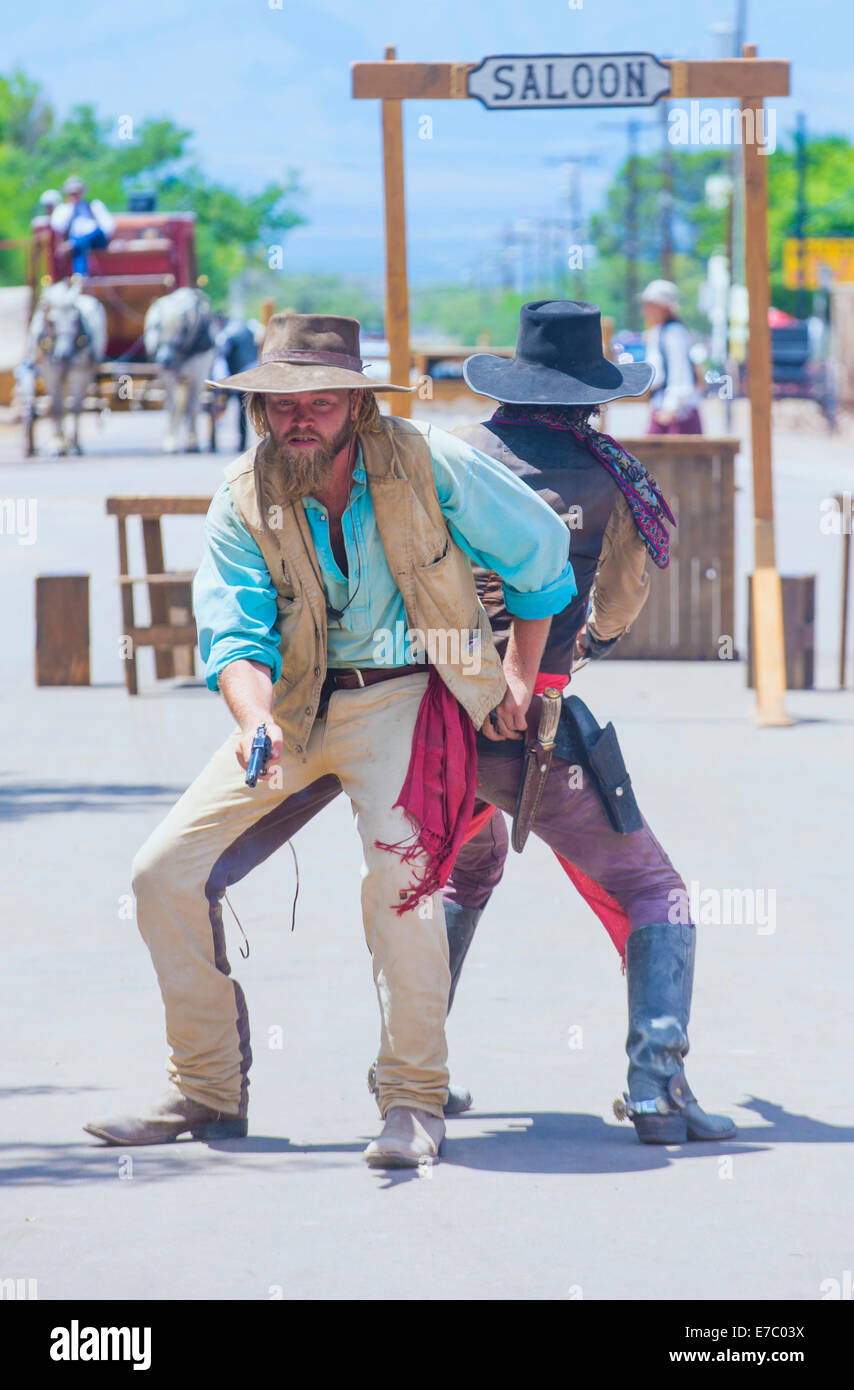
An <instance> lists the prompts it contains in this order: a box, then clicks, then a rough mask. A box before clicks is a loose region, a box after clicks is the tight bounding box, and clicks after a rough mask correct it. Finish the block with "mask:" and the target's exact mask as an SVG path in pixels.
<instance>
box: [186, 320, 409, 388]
mask: <svg viewBox="0 0 854 1390" xmlns="http://www.w3.org/2000/svg"><path fill="white" fill-rule="evenodd" d="M359 328H360V324H359V320H358V319H348V318H340V317H339V316H337V315H335V314H273V317H272V318H271V319H270V322H269V323H268V324H267V332H266V333H265V335H264V341H263V343H262V344H261V352H260V354H259V358H258V366H257V367H249V368H247V370H246V371H245V372H238V373H237V374H236V375H235V376H227V377H225V378H224V380H223V381H208V382H206V383H205V384H206V385H207V386H215V387H218V388H219V389H220V390H224V391H266V392H268V393H269V394H271V395H288V394H289V393H293V392H296V391H342V390H344V391H352V390H354V389H356V390H358V388H359V387H361V388H363V389H364V390H368V391H414V390H415V387H414V386H396V385H394V383H393V382H390V381H375V380H374V379H373V378H372V377H369V376H366V375H365V373H364V372H363V370H362V368H363V367H364V365H365V364H364V362H363V361H362V357H361V353H360V350H359Z"/></svg>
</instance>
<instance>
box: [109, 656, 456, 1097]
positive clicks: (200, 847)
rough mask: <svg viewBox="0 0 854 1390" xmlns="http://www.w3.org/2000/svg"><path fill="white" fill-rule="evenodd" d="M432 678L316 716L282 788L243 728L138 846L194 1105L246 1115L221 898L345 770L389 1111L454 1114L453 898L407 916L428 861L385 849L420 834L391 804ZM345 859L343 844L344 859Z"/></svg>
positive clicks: (162, 980) (236, 993)
mask: <svg viewBox="0 0 854 1390" xmlns="http://www.w3.org/2000/svg"><path fill="white" fill-rule="evenodd" d="M427 679H428V678H427V675H426V673H421V672H420V673H418V674H415V675H406V676H401V677H399V678H397V679H391V680H387V681H381V682H378V683H377V684H375V685H371V686H367V687H365V688H364V689H358V690H339V691H336V692H335V693H334V694H333V695H332V697H331V699H330V701H329V705H328V707H327V711H326V716H325V718H323V719H318V720H317V721H316V722H315V725H314V728H313V730H312V733H311V737H310V740H309V744H308V747H307V749H306V758H305V761H304V762H302V761H300V760H299V759H297V758H296V757H294V756H293V755H291V754H289V753H287V752H285V753H283V756H282V761H281V776H280V778H277V782H276V785H271V784H270V783H269V782H261V781H259V782H258V784H257V786H256V787H254V788H252V787H247V786H246V784H245V780H244V779H245V773H244V772H243V770H242V769H241V767H240V766H239V764H238V762H237V758H236V756H235V749H236V746H237V743H238V740H239V737H240V735H239V732H238V731H237V730H235V732H234V733H233V734H231V735H230V736H229V737H228V738H227V739H226V741H225V743H224V744H223V745H222V747H221V748H220V749H219V750H218V751H217V752H216V753H215V754H214V756H213V758H212V759H211V761H210V762H209V763H208V765H207V767H206V768H205V769H204V771H203V772H202V773H201V774H200V775H199V776H198V777H197V778H196V780H195V782H193V784H192V786H190V787H189V788H188V790H187V791H186V792H185V793H184V795H183V796H182V797H181V799H180V801H178V802H177V804H176V805H175V806H174V807H173V808H172V810H171V811H170V812H169V814H168V816H167V817H166V819H165V820H164V821H163V822H162V823H161V824H160V825H159V826H158V827H157V829H156V830H155V831H154V833H153V835H151V837H150V838H149V839H148V840H147V842H146V843H145V845H144V846H143V847H142V849H141V850H140V851H139V853H138V854H137V856H136V858H135V860H134V866H133V886H134V892H135V893H136V897H137V921H138V923H139V929H140V932H141V934H142V937H143V939H144V940H145V942H146V945H147V946H148V949H149V951H150V952H151V957H152V960H153V962H154V968H155V970H156V972H157V978H158V982H159V984H160V991H161V994H162V996H163V1002H164V1005H165V1008H166V1034H167V1039H168V1043H169V1047H170V1049H171V1056H170V1063H169V1074H170V1078H171V1080H172V1081H173V1082H174V1084H175V1085H176V1086H177V1087H178V1089H179V1090H180V1091H181V1092H182V1093H183V1094H184V1095H185V1096H187V1097H189V1098H190V1099H191V1100H197V1101H201V1102H202V1103H203V1104H205V1105H209V1106H212V1107H213V1108H215V1109H217V1110H221V1111H224V1112H226V1113H228V1114H237V1115H245V1114H246V1113H247V1090H248V1072H249V1067H250V1064H251V1061H252V1053H251V1049H250V1045H249V1022H248V1016H247V1010H246V1001H245V998H244V995H243V991H242V989H241V988H240V985H239V984H238V982H237V981H236V980H234V979H233V978H232V977H231V973H230V967H229V963H228V960H227V958H226V953H225V938H224V932H223V925H222V911H221V898H222V895H223V893H224V892H225V890H226V888H227V887H228V886H229V884H230V883H234V882H236V881H237V880H238V879H240V878H243V877H244V876H245V874H246V873H247V872H248V871H249V870H250V869H251V868H252V867H254V865H255V864H257V863H260V862H261V860H262V859H264V858H266V857H267V855H268V854H269V853H270V846H271V844H275V843H281V835H280V833H279V834H277V820H278V821H281V819H282V815H283V813H284V811H285V810H287V813H288V814H292V813H293V807H294V804H295V803H294V799H293V798H294V797H295V794H296V795H297V796H298V794H299V793H300V792H301V791H302V789H303V788H306V787H308V786H309V784H311V783H316V782H317V781H318V779H323V778H325V779H327V782H326V783H325V784H324V785H327V786H328V788H329V799H330V800H331V799H332V796H333V795H334V794H335V793H336V792H337V790H338V783H337V781H336V780H335V779H336V778H337V779H339V780H340V783H341V785H342V786H343V788H344V791H345V792H346V793H347V795H348V796H349V797H350V801H351V803H352V806H353V814H354V818H355V822H356V829H357V830H358V832H359V835H360V837H361V840H362V850H363V864H362V919H363V923H364V929H365V938H366V941H367V944H368V949H369V951H370V953H371V957H372V961H373V973H374V982H375V984H376V989H377V996H378V998H379V1005H380V1015H381V1043H380V1051H379V1056H378V1066H377V1082H378V1085H379V1104H380V1110H381V1111H382V1113H383V1115H385V1114H386V1112H387V1111H388V1109H389V1108H390V1107H391V1106H393V1105H408V1106H415V1107H419V1108H420V1109H422V1110H427V1111H429V1113H430V1114H432V1115H436V1116H441V1115H442V1106H443V1105H444V1102H445V1100H446V1099H447V1085H448V1070H447V1065H446V1063H447V1048H446V1045H445V1031H444V1030H445V1016H446V1013H447V1005H448V989H449V986H450V974H449V971H448V942H447V936H446V932H445V917H444V912H443V910H442V897H441V894H439V893H437V894H436V895H435V896H434V897H433V898H432V900H428V902H427V903H426V904H424V905H423V906H422V907H421V909H420V910H418V911H415V912H407V913H405V914H403V915H402V916H398V915H397V914H396V912H394V911H393V905H394V904H395V903H399V902H400V900H401V894H402V892H403V890H404V889H405V888H406V887H407V886H408V884H409V883H410V882H411V879H412V876H413V869H414V867H415V866H412V865H405V864H403V863H402V862H401V859H400V856H399V855H398V854H393V853H390V852H389V851H388V850H381V849H377V848H376V847H375V844H374V841H375V840H380V841H385V842H388V843H391V844H395V843H397V842H398V841H400V840H403V839H406V838H408V837H409V836H411V834H412V826H411V825H410V824H409V822H408V821H407V820H406V819H405V817H404V815H403V813H402V811H401V810H400V809H399V808H398V809H392V808H393V806H394V803H395V801H396V800H397V798H398V796H399V795H400V790H401V787H402V786H403V781H404V778H405V776H406V770H407V767H408V765H409V757H410V752H411V747H412V735H413V730H414V727H415V719H416V715H417V713H418V706H419V704H420V701H421V697H422V696H423V694H424V691H425V690H426V688H427ZM312 795H313V796H314V797H315V799H316V795H317V788H315V789H314V790H313V792H312ZM285 803H288V805H287V807H286V806H285ZM334 857H335V856H334V847H332V846H330V864H331V865H334ZM425 908H426V909H427V910H425Z"/></svg>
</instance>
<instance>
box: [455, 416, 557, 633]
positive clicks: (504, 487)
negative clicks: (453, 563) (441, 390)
mask: <svg viewBox="0 0 854 1390" xmlns="http://www.w3.org/2000/svg"><path fill="white" fill-rule="evenodd" d="M428 442H429V444H430V452H431V456H432V459H433V475H434V477H435V479H436V491H437V493H438V495H439V503H440V505H441V508H442V512H443V514H444V516H445V519H446V521H447V523H448V529H449V530H450V532H451V535H452V536H453V538H454V540H455V541H456V543H457V545H458V546H459V547H460V549H461V550H464V551H465V553H466V554H467V555H468V556H469V558H470V559H471V560H472V561H473V562H474V563H475V564H476V565H480V566H481V567H482V568H483V569H486V570H494V571H495V573H496V574H497V575H498V576H499V577H500V579H501V581H502V587H503V590H504V603H505V606H506V608H507V611H508V612H509V613H512V614H514V616H516V617H519V618H548V617H551V616H552V615H553V614H555V613H560V612H561V611H562V610H563V609H564V608H566V606H567V604H568V603H569V602H570V600H571V599H572V597H573V595H574V594H575V593H577V585H576V583H575V575H574V574H573V570H572V565H571V563H570V560H569V531H568V530H567V528H566V526H565V525H564V523H563V522H562V521H561V519H560V517H559V516H558V515H557V513H556V512H554V511H552V509H551V507H550V506H549V505H548V504H547V503H546V502H544V501H543V500H542V498H541V497H538V496H537V494H536V493H535V492H534V490H533V488H530V487H528V485H527V483H523V482H522V481H521V480H520V479H519V478H517V477H516V475H515V474H514V473H511V472H510V470H509V469H508V468H505V467H504V466H503V465H502V464H500V463H497V462H496V461H495V459H491V458H489V456H488V455H487V454H482V453H481V452H480V450H479V449H475V448H474V447H473V446H472V445H471V444H467V443H466V442H465V440H462V439H457V438H456V437H455V436H454V435H452V434H448V433H447V432H446V431H445V430H438V429H434V428H431V429H430V431H429V434H428Z"/></svg>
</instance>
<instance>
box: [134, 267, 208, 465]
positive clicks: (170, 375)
mask: <svg viewBox="0 0 854 1390" xmlns="http://www.w3.org/2000/svg"><path fill="white" fill-rule="evenodd" d="M144 341H145V353H146V356H147V358H148V360H149V362H156V363H157V365H158V366H159V368H160V380H161V382H162V384H163V388H164V390H165V392H166V401H165V409H166V410H167V411H168V412H169V419H168V423H167V426H166V434H165V435H164V438H163V441H162V443H161V445H160V447H161V449H162V451H163V453H165V454H177V453H178V452H179V451H180V448H181V443H182V442H183V444H184V448H185V450H186V452H187V453H191V454H194V453H197V452H198V449H199V442H198V438H197V435H196V420H197V417H198V413H199V406H200V404H201V397H202V389H203V386H204V382H205V378H206V377H208V376H210V370H211V365H212V362H213V325H212V317H211V308H210V303H209V302H208V299H207V296H206V295H204V294H202V292H201V290H196V289H189V288H187V289H180V290H174V291H173V292H172V294H164V295H162V296H161V298H160V299H155V301H154V303H153V304H152V305H151V306H150V308H149V310H148V312H147V314H146V315H145V327H144ZM182 395H183V401H182V399H181V397H182Z"/></svg>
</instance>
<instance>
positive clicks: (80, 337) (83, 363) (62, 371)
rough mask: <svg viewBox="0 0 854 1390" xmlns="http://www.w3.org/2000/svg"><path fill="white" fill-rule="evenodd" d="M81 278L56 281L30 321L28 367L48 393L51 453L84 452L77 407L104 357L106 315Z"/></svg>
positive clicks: (41, 300) (49, 287)
mask: <svg viewBox="0 0 854 1390" xmlns="http://www.w3.org/2000/svg"><path fill="white" fill-rule="evenodd" d="M80 285H81V280H80V278H79V277H77V276H72V277H71V279H70V280H58V281H57V282H56V284H53V285H48V286H47V288H46V289H45V290H44V291H43V292H42V295H41V298H40V299H39V302H38V305H37V307H36V312H35V313H34V315H33V319H32V323H31V324H30V334H29V341H28V345H27V357H26V365H27V367H29V368H31V369H34V370H35V371H37V372H39V373H40V374H41V376H42V378H43V380H44V384H45V388H46V390H47V394H48V396H49V397H50V416H51V419H52V420H53V426H54V437H53V440H52V441H51V444H50V452H51V454H54V455H57V454H67V453H68V452H69V449H70V451H71V453H72V454H82V452H83V450H82V449H81V447H80V437H79V435H80V411H81V409H82V406H83V399H84V397H85V395H86V389H87V387H88V386H89V385H90V384H91V382H92V380H93V379H94V377H95V374H96V372H97V370H98V367H99V366H100V365H101V363H102V362H103V360H104V353H105V351H106V347H107V316H106V314H105V313H104V308H103V305H102V304H100V303H99V302H98V300H97V299H94V298H93V297H92V295H90V294H81V292H80ZM68 397H70V398H71V406H70V409H71V419H72V427H71V439H70V440H68V439H67V438H66V433H65V428H64V406H65V401H66V399H67V398H68Z"/></svg>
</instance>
